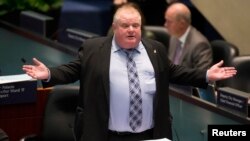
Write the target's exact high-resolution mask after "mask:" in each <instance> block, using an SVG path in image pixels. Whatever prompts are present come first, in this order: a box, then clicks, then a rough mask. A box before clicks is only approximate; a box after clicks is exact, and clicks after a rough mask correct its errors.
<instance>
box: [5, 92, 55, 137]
mask: <svg viewBox="0 0 250 141" xmlns="http://www.w3.org/2000/svg"><path fill="white" fill-rule="evenodd" d="M50 91H51V88H47V89H41V88H39V89H38V91H37V101H36V102H35V103H25V104H13V105H0V128H2V129H3V130H4V131H5V132H6V133H7V134H8V136H9V138H10V141H19V139H20V138H22V137H24V136H27V135H29V134H39V133H40V130H41V127H42V126H41V123H42V119H43V113H44V108H45V104H46V101H47V97H48V94H49V93H50Z"/></svg>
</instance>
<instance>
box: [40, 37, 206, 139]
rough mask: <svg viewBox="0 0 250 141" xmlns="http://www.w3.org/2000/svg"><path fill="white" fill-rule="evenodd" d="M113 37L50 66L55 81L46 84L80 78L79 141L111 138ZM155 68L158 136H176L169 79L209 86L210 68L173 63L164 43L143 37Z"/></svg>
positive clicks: (86, 44) (89, 44)
mask: <svg viewBox="0 0 250 141" xmlns="http://www.w3.org/2000/svg"><path fill="white" fill-rule="evenodd" d="M111 41H112V37H100V38H95V39H90V40H86V41H85V42H84V43H83V47H82V48H81V49H80V50H79V56H78V58H77V59H76V60H74V61H72V62H70V63H68V64H65V65H62V66H59V67H56V68H50V73H51V80H50V82H48V83H45V84H44V85H45V86H53V85H56V84H65V83H70V82H74V81H76V80H79V79H80V92H79V103H78V108H77V111H76V119H75V127H74V128H75V134H76V138H77V140H78V141H107V140H108V122H109V92H110V88H109V87H110V86H109V75H110V74H109V65H110V54H111ZM142 43H143V44H144V46H145V48H146V50H147V53H148V55H149V58H150V60H151V62H152V65H153V67H154V70H155V77H156V95H155V99H154V116H153V118H154V138H155V139H157V138H163V137H167V138H170V139H171V138H172V131H171V119H172V118H171V115H170V110H169V95H168V84H169V81H172V82H176V83H181V84H191V85H195V86H200V87H206V86H207V83H206V80H205V76H206V71H200V70H194V69H187V68H184V67H181V66H176V65H173V64H171V63H170V61H169V60H168V59H167V53H166V50H165V48H164V46H163V45H162V44H161V43H159V42H156V41H153V40H150V39H142Z"/></svg>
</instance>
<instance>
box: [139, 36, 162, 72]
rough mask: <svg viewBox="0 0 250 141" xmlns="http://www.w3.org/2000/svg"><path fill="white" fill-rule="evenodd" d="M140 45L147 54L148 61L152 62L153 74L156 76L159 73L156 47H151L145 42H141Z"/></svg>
mask: <svg viewBox="0 0 250 141" xmlns="http://www.w3.org/2000/svg"><path fill="white" fill-rule="evenodd" d="M142 43H143V45H144V47H145V49H146V51H147V53H148V56H149V59H150V61H151V62H152V65H153V67H154V71H155V74H157V73H158V72H159V67H158V63H157V55H159V54H158V52H159V51H158V50H157V48H156V47H154V46H152V44H151V43H150V42H148V41H146V40H142Z"/></svg>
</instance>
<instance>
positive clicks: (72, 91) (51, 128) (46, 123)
mask: <svg viewBox="0 0 250 141" xmlns="http://www.w3.org/2000/svg"><path fill="white" fill-rule="evenodd" d="M78 93H79V87H78V86H63V87H61V86H60V87H55V88H54V89H53V90H52V91H51V93H50V94H49V97H48V101H47V104H46V107H45V114H44V120H43V127H42V135H41V137H42V140H43V141H74V140H75V138H74V134H73V124H74V118H75V111H76V106H77V96H78Z"/></svg>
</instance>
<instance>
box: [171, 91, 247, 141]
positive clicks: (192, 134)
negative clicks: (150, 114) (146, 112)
mask: <svg viewBox="0 0 250 141" xmlns="http://www.w3.org/2000/svg"><path fill="white" fill-rule="evenodd" d="M170 110H171V113H172V115H173V137H174V140H175V141H207V126H208V125H214V124H222V125H225V124H250V119H249V118H247V117H242V116H240V115H235V113H233V112H232V111H225V110H223V109H220V108H218V107H217V105H215V104H212V103H209V102H207V101H203V100H202V99H199V98H197V97H193V96H189V95H185V94H181V93H178V92H176V91H172V90H170ZM178 138H179V140H178Z"/></svg>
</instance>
